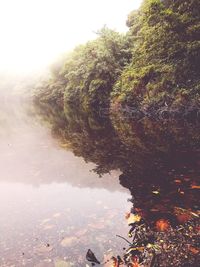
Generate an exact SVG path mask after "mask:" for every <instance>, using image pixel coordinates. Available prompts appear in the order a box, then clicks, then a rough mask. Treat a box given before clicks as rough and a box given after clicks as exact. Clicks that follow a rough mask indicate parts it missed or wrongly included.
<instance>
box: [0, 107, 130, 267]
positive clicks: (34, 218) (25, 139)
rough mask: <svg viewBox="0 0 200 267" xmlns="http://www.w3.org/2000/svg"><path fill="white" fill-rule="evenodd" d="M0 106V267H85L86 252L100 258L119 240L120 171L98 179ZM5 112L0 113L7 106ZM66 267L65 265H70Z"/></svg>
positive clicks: (124, 205) (40, 129) (123, 197)
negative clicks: (57, 266)
mask: <svg viewBox="0 0 200 267" xmlns="http://www.w3.org/2000/svg"><path fill="white" fill-rule="evenodd" d="M7 104H8V103H7V102H4V105H2V108H3V107H4V109H2V110H4V116H5V117H6V124H2V125H1V140H0V150H1V154H0V172H1V175H0V214H1V217H0V233H1V235H0V255H1V256H0V266H1V267H4V266H5V267H10V266H17V267H21V266H31V267H32V266H55V264H59V261H60V260H64V261H65V262H70V263H73V264H74V265H73V266H85V254H86V252H87V250H88V249H89V248H90V249H93V250H95V251H97V255H98V257H99V258H100V259H102V258H103V256H104V255H105V254H106V252H107V251H108V250H109V253H110V251H111V249H112V250H113V251H114V250H116V246H117V244H118V245H119V243H123V241H121V240H119V239H118V238H117V237H116V234H122V235H123V234H125V232H126V231H127V225H126V222H125V220H121V218H122V217H124V213H125V212H126V211H127V210H128V209H130V204H128V202H127V198H128V197H129V193H128V190H127V189H125V188H123V187H122V186H121V185H120V184H119V180H118V176H119V172H117V171H115V172H112V173H111V174H110V175H104V176H103V177H101V178H99V176H98V175H97V174H95V173H94V172H91V169H92V168H94V164H92V163H90V164H86V163H85V162H84V160H83V159H81V158H78V157H75V156H74V155H73V153H72V152H69V151H66V150H63V149H62V148H60V147H59V145H58V144H57V142H56V141H55V140H53V138H52V137H51V134H50V132H49V130H48V129H47V128H45V127H44V126H41V125H40V123H38V122H37V121H35V120H32V119H31V118H29V117H27V116H26V115H25V114H24V113H23V110H22V109H21V108H20V106H19V105H18V104H17V103H14V102H13V103H12V104H11V105H10V107H9V108H8V105H7ZM5 107H6V108H5ZM69 266H70V265H69Z"/></svg>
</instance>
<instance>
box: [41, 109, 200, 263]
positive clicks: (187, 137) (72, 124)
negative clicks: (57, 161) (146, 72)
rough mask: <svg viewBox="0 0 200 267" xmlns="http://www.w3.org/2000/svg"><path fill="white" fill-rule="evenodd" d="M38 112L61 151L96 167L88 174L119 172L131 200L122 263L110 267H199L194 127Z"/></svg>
mask: <svg viewBox="0 0 200 267" xmlns="http://www.w3.org/2000/svg"><path fill="white" fill-rule="evenodd" d="M37 112H38V113H40V115H42V118H43V119H45V120H46V121H47V122H48V123H49V124H50V125H51V128H52V134H53V136H54V137H56V138H57V139H59V140H60V143H61V145H62V146H63V147H66V148H67V149H70V150H71V151H73V153H74V154H75V155H76V156H79V157H83V158H84V160H85V161H86V162H93V163H95V164H96V168H95V169H94V170H93V171H95V172H96V173H98V174H99V175H100V176H101V175H102V174H104V173H108V172H110V171H111V170H120V171H121V175H120V177H119V178H120V183H121V185H122V186H123V187H125V188H127V189H129V191H130V193H131V196H132V198H131V200H130V201H131V202H132V209H131V211H130V212H129V213H128V214H127V220H128V224H129V226H130V231H129V233H128V236H129V238H130V239H129V246H128V249H126V251H125V253H124V255H122V256H120V257H114V258H113V262H114V263H113V264H115V265H114V266H121V265H122V264H124V265H125V266H172V265H173V266H198V259H197V255H196V254H197V253H198V252H199V250H198V248H197V247H198V242H199V241H198V239H197V236H198V234H197V232H198V229H199V205H200V203H199V197H198V194H199V189H200V186H199V176H200V173H199V167H200V166H199V165H200V161H199V158H200V157H199V152H200V150H199V148H200V147H199V135H198V132H199V127H200V125H199V122H198V121H197V120H196V119H195V120H192V122H191V121H189V120H187V121H186V120H179V119H174V118H173V119H165V120H160V119H159V120H152V118H148V117H144V118H143V119H141V120H140V121H134V120H133V119H131V118H127V117H124V118H122V117H118V116H116V117H115V116H114V117H112V118H111V120H110V119H109V118H105V117H101V116H99V114H97V113H96V112H95V111H92V110H91V111H90V112H87V113H85V112H81V111H80V110H79V111H78V110H77V109H76V108H75V107H74V108H72V107H70V108H69V109H68V110H65V111H59V110H56V109H55V108H54V107H53V106H49V105H45V107H44V106H43V107H41V106H39V105H37ZM186 126H187V127H186ZM120 261H121V263H120ZM117 264H118V265H117ZM137 264H138V265H137ZM195 264H197V265H195ZM109 266H110V265H109Z"/></svg>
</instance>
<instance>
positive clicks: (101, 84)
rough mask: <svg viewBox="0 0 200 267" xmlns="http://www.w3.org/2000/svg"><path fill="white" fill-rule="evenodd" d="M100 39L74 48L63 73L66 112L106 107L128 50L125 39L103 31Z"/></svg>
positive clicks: (127, 55)
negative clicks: (69, 108)
mask: <svg viewBox="0 0 200 267" xmlns="http://www.w3.org/2000/svg"><path fill="white" fill-rule="evenodd" d="M98 35H99V37H98V38H97V39H96V40H94V41H90V42H88V43H87V44H86V45H84V46H79V47H77V48H76V49H75V50H74V52H73V53H72V55H71V57H70V58H69V59H68V60H67V62H66V63H65V65H64V68H63V70H62V74H63V75H64V77H65V79H66V88H65V105H66V108H68V107H70V106H72V105H76V107H77V108H78V107H79V108H80V109H81V110H83V111H89V110H90V109H96V108H97V107H101V106H108V105H109V98H110V92H111V90H112V87H113V84H114V83H115V82H116V80H117V78H118V77H119V75H120V74H121V71H122V69H123V68H124V66H125V65H127V63H128V59H129V58H130V50H129V49H128V42H127V41H126V38H125V36H123V35H120V34H118V33H116V32H114V31H112V30H109V29H107V28H103V29H102V30H101V31H100V32H98Z"/></svg>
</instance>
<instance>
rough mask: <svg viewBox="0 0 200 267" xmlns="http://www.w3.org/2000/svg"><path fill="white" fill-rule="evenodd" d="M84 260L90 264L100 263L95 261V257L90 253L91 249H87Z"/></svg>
mask: <svg viewBox="0 0 200 267" xmlns="http://www.w3.org/2000/svg"><path fill="white" fill-rule="evenodd" d="M86 260H88V261H90V262H92V263H97V264H100V262H99V261H98V260H97V258H96V256H95V255H94V253H93V252H92V250H91V249H88V251H87V254H86Z"/></svg>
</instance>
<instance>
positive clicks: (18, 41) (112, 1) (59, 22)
mask: <svg viewBox="0 0 200 267" xmlns="http://www.w3.org/2000/svg"><path fill="white" fill-rule="evenodd" d="M141 1H142V0H118V1H116V0H109V1H108V0H84V1H83V0H73V1H71V0H0V34H1V42H0V71H8V72H17V73H23V72H31V71H35V70H40V69H43V68H45V67H46V66H47V65H48V64H50V63H52V62H53V61H54V60H55V58H56V57H58V56H59V55H60V54H61V53H64V52H66V51H69V50H71V49H73V47H74V46H76V45H78V44H80V43H84V42H85V41H87V40H89V39H92V38H94V36H95V31H97V30H98V29H100V28H102V27H103V26H104V25H107V26H108V27H110V28H112V29H116V30H118V31H126V25H125V22H126V18H127V15H128V14H129V12H130V11H131V10H133V9H137V8H138V7H139V5H140V3H141Z"/></svg>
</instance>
